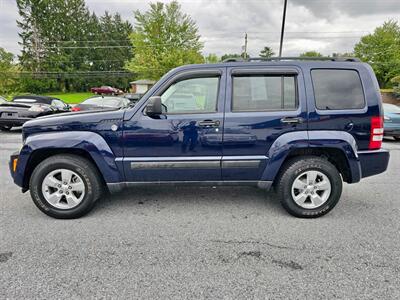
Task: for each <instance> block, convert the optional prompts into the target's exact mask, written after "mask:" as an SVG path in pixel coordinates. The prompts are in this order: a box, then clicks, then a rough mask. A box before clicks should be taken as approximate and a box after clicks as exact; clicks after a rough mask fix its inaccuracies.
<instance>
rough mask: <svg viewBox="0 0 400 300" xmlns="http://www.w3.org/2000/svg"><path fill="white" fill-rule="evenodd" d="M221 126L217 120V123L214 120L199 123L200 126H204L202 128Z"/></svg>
mask: <svg viewBox="0 0 400 300" xmlns="http://www.w3.org/2000/svg"><path fill="white" fill-rule="evenodd" d="M219 124H220V121H219V120H216V121H214V120H204V121H200V122H199V126H202V127H218V126H219Z"/></svg>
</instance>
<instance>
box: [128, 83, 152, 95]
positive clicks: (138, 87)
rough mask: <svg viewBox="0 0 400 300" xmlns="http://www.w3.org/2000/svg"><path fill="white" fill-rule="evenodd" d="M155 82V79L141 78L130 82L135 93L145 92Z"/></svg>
mask: <svg viewBox="0 0 400 300" xmlns="http://www.w3.org/2000/svg"><path fill="white" fill-rule="evenodd" d="M155 83H156V82H155V81H153V80H147V79H141V80H136V81H132V82H130V83H129V84H130V85H131V89H132V93H133V94H145V93H146V92H147V91H148V90H149V89H150V88H151V87H152V86H153V85H154V84H155Z"/></svg>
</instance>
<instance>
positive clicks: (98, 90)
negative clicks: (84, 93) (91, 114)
mask: <svg viewBox="0 0 400 300" xmlns="http://www.w3.org/2000/svg"><path fill="white" fill-rule="evenodd" d="M90 91H91V92H92V93H95V94H109V95H120V94H123V93H124V92H123V91H121V90H119V89H116V88H113V87H111V86H106V85H104V86H101V87H93V88H91V89H90Z"/></svg>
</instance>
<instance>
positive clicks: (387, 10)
mask: <svg viewBox="0 0 400 300" xmlns="http://www.w3.org/2000/svg"><path fill="white" fill-rule="evenodd" d="M150 2H151V1H149V0H143V1H138V0H86V3H87V5H88V7H89V9H90V10H93V11H95V12H96V13H97V14H103V13H104V11H106V10H107V11H110V12H119V13H120V14H121V15H122V17H123V18H124V19H127V20H129V21H130V22H132V23H134V18H133V11H135V10H141V11H144V10H146V9H147V8H148V4H149V3H150ZM161 2H170V0H162V1H161ZM179 2H180V3H181V5H182V10H183V11H184V12H185V13H187V14H189V15H190V16H191V17H192V18H193V19H194V20H195V21H196V23H197V25H198V28H199V31H200V34H201V36H202V41H203V42H204V53H205V54H208V53H216V54H218V55H222V54H224V53H240V52H241V49H242V46H243V44H244V33H245V32H247V33H248V49H249V52H250V54H251V55H253V56H256V55H258V53H259V51H260V50H261V49H262V48H263V47H264V46H270V47H272V48H273V50H274V51H275V52H278V48H279V35H280V27H281V18H282V8H283V0H266V1H261V0H246V1H245V0H231V1H229V0H197V1H195V0H181V1H179ZM399 16H400V5H399V4H398V0H381V1H375V0H364V1H362V0H288V9H287V19H286V21H287V23H286V33H285V40H284V48H283V49H284V51H283V54H284V55H286V56H293V55H298V54H299V53H301V52H304V51H308V50H317V51H320V52H321V53H323V54H326V55H328V54H331V53H333V52H349V51H351V50H352V49H353V47H354V44H355V43H357V42H358V40H359V38H360V37H361V36H362V35H364V34H367V33H369V32H372V31H373V30H374V28H375V27H377V26H379V25H381V24H382V23H383V22H384V21H387V20H389V19H394V20H399ZM17 17H18V13H17V8H16V5H15V2H14V1H12V0H0V46H1V47H5V48H6V49H7V50H9V51H12V52H14V53H18V51H19V49H20V48H19V45H18V40H19V38H18V28H17V26H16V22H15V19H16V18H17Z"/></svg>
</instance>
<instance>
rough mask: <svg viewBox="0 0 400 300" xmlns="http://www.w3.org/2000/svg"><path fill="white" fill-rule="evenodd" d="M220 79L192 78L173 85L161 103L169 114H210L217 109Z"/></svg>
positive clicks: (165, 93)
mask: <svg viewBox="0 0 400 300" xmlns="http://www.w3.org/2000/svg"><path fill="white" fill-rule="evenodd" d="M218 83H219V78H218V77H210V78H192V79H187V80H182V81H179V82H177V83H174V84H172V85H171V86H170V87H169V88H168V89H167V90H166V91H165V92H164V93H163V94H162V95H161V101H162V103H163V104H164V105H165V106H167V111H168V113H175V114H176V113H178V114H179V113H181V114H183V113H208V112H215V111H216V109H217V98H218V97H217V94H218Z"/></svg>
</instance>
